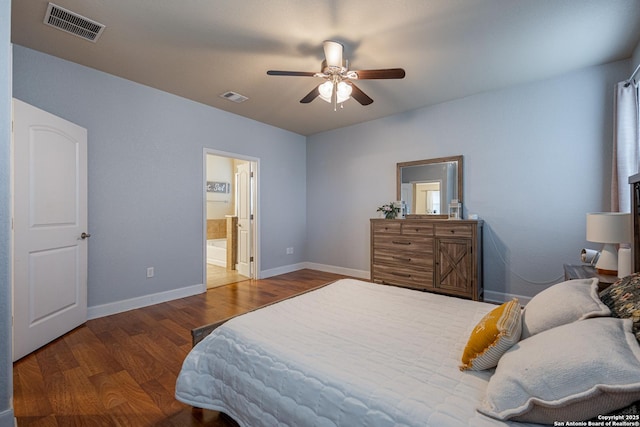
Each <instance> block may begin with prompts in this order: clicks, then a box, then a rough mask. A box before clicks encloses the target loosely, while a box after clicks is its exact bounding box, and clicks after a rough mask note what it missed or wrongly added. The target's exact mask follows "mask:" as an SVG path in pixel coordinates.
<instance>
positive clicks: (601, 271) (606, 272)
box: [596, 268, 618, 276]
mask: <svg viewBox="0 0 640 427" xmlns="http://www.w3.org/2000/svg"><path fill="white" fill-rule="evenodd" d="M596 271H597V272H598V274H604V275H605V276H617V275H618V270H605V269H604V268H596Z"/></svg>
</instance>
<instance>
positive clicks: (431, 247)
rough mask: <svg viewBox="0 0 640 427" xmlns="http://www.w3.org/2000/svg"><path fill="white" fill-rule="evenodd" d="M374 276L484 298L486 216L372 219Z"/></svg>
mask: <svg viewBox="0 0 640 427" xmlns="http://www.w3.org/2000/svg"><path fill="white" fill-rule="evenodd" d="M371 280H372V281H373V282H375V283H381V284H387V285H397V286H403V287H408V288H413V289H419V290H424V291H429V292H436V293H441V294H447V295H454V296H459V297H464V298H470V299H473V300H479V301H482V298H483V285H482V221H478V220H448V219H372V220H371Z"/></svg>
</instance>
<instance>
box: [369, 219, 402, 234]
mask: <svg viewBox="0 0 640 427" xmlns="http://www.w3.org/2000/svg"><path fill="white" fill-rule="evenodd" d="M401 230H402V224H401V223H400V222H399V221H390V220H384V221H376V222H374V223H373V225H372V231H373V232H374V233H375V234H380V233H382V234H398V235H399V234H400V233H401Z"/></svg>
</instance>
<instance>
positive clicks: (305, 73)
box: [267, 70, 316, 77]
mask: <svg viewBox="0 0 640 427" xmlns="http://www.w3.org/2000/svg"><path fill="white" fill-rule="evenodd" d="M267 74H268V75H270V76H299V77H314V76H315V75H316V73H314V72H312V71H279V70H269V71H267Z"/></svg>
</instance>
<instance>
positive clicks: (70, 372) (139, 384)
mask: <svg viewBox="0 0 640 427" xmlns="http://www.w3.org/2000/svg"><path fill="white" fill-rule="evenodd" d="M343 277H345V276H341V275H338V274H332V273H324V272H319V271H314V270H299V271H296V272H293V273H288V274H283V275H280V276H274V277H271V278H269V279H263V280H246V281H243V282H239V283H234V284H230V285H226V286H221V287H217V288H213V289H210V290H208V291H207V292H206V293H204V294H201V295H196V296H192V297H188V298H182V299H179V300H174V301H170V302H166V303H161V304H157V305H153V306H150V307H145V308H141V309H137V310H131V311H128V312H125V313H120V314H115V315H112V316H107V317H103V318H100V319H94V320H90V321H88V322H87V323H86V324H84V325H82V326H80V327H78V328H76V329H75V330H73V331H71V332H69V333H68V334H66V335H64V336H62V337H60V338H59V339H57V340H55V341H54V342H52V343H50V344H48V345H46V346H45V347H42V348H41V349H39V350H37V351H35V352H34V353H32V354H30V355H27V356H25V357H24V358H22V359H20V360H18V361H17V362H16V363H14V366H13V375H14V380H13V388H14V390H13V393H14V396H13V400H14V402H13V403H14V411H15V415H16V418H17V420H18V426H19V427H26V426H38V427H39V426H42V427H56V426H58V427H61V426H131V427H144V426H166V427H182V426H194V427H201V426H207V427H232V426H235V423H233V422H232V421H231V420H229V419H228V418H226V417H224V416H222V415H221V414H219V413H218V412H215V411H208V410H201V409H194V408H191V407H190V406H187V405H184V404H182V403H180V402H178V401H177V400H175V398H174V390H175V382H176V378H177V375H178V373H179V371H180V368H181V366H182V361H183V360H184V358H185V356H186V355H187V353H188V352H189V350H190V349H191V334H190V331H191V329H192V328H195V327H198V326H202V325H205V324H208V323H212V322H216V321H219V320H222V319H224V318H226V317H229V316H232V315H235V314H240V313H244V312H247V311H249V310H252V309H254V308H256V307H260V306H262V305H265V304H268V303H270V302H273V301H275V300H277V299H281V298H285V297H288V296H290V295H292V294H295V293H298V292H301V291H304V290H307V289H309V288H312V287H316V286H319V285H322V284H324V283H327V282H330V281H333V280H337V279H340V278H343Z"/></svg>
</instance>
